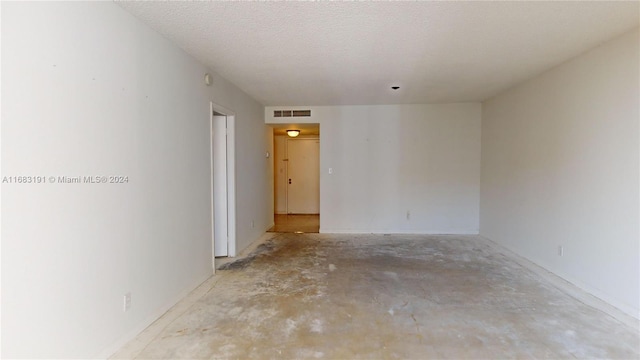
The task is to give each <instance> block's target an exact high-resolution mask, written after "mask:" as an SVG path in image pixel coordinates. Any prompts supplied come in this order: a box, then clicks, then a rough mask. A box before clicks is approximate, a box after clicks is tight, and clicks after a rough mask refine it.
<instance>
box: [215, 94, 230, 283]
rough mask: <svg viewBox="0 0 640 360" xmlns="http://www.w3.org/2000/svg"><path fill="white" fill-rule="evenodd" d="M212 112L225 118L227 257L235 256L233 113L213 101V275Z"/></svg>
mask: <svg viewBox="0 0 640 360" xmlns="http://www.w3.org/2000/svg"><path fill="white" fill-rule="evenodd" d="M214 112H216V113H219V114H222V115H224V116H226V117H227V158H226V162H227V164H226V166H227V233H228V235H227V241H228V255H227V256H228V257H234V256H236V181H235V112H233V111H232V110H229V109H227V108H225V107H224V106H222V105H218V104H216V103H214V102H213V101H211V102H209V160H210V169H211V172H210V174H209V175H210V178H209V180H210V181H209V184H210V186H209V189H210V193H211V199H210V200H211V201H210V202H211V261H212V265H213V271H214V273H215V268H216V266H215V258H216V254H215V242H214V241H215V239H214V234H215V214H214V208H215V203H214V201H215V199H214V196H213V195H214V194H213V191H214V189H213V170H214V169H213V166H214V165H213V147H214V143H213V116H214V115H213V114H214Z"/></svg>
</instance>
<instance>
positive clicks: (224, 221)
mask: <svg viewBox="0 0 640 360" xmlns="http://www.w3.org/2000/svg"><path fill="white" fill-rule="evenodd" d="M210 113H211V123H210V128H211V224H212V228H211V233H212V246H211V249H212V261H213V262H214V264H213V266H214V271H215V258H216V257H224V256H229V257H233V256H235V254H236V241H235V239H236V236H235V229H236V226H235V224H236V218H235V161H234V159H235V157H234V149H235V147H234V140H235V137H234V125H235V114H234V113H233V112H232V111H230V110H228V109H225V108H224V107H222V106H219V105H216V104H214V103H211V109H210Z"/></svg>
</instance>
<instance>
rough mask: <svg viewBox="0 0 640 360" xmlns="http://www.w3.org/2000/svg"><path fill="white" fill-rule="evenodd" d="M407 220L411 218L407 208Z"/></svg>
mask: <svg viewBox="0 0 640 360" xmlns="http://www.w3.org/2000/svg"><path fill="white" fill-rule="evenodd" d="M407 220H411V212H410V211H409V210H407Z"/></svg>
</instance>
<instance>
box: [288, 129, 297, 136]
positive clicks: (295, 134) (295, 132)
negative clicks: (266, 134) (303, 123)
mask: <svg viewBox="0 0 640 360" xmlns="http://www.w3.org/2000/svg"><path fill="white" fill-rule="evenodd" d="M287 135H289V136H290V137H296V136H298V135H300V130H287Z"/></svg>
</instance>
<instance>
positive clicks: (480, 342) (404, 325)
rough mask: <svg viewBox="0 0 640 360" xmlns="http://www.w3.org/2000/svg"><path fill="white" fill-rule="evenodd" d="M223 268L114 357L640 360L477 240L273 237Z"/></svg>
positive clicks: (622, 328) (597, 320)
mask: <svg viewBox="0 0 640 360" xmlns="http://www.w3.org/2000/svg"><path fill="white" fill-rule="evenodd" d="M223 268H224V269H225V270H221V271H218V272H217V274H216V275H215V276H214V277H212V278H211V279H210V280H209V281H207V282H206V283H205V284H203V285H202V286H201V287H200V288H199V289H198V290H197V291H195V292H194V294H192V295H191V296H190V297H189V298H190V299H191V300H190V302H188V301H187V300H185V301H183V302H182V303H181V304H178V305H177V306H176V308H175V309H174V310H172V311H170V312H169V313H167V314H166V315H165V317H164V318H161V319H160V320H159V321H157V322H156V323H155V324H154V325H152V326H151V327H150V328H148V329H147V330H145V332H143V333H142V334H141V335H140V336H139V337H138V338H137V339H136V340H134V341H132V342H131V343H129V345H127V346H125V347H124V348H123V349H122V350H121V351H120V352H119V353H117V354H116V355H115V356H114V358H144V359H155V358H164V359H169V358H170V359H181V358H182V359H184V358H194V359H301V358H311V359H313V358H327V359H361V358H367V359H429V358H453V359H459V358H475V359H478V358H491V359H495V358H553V359H559V358H624V359H631V358H636V359H637V358H639V357H640V338H639V334H638V332H637V329H634V328H632V327H630V326H629V325H625V324H623V323H621V322H619V321H617V320H615V319H614V318H613V317H611V316H609V315H606V314H605V313H603V312H601V311H599V310H596V309H594V308H592V307H589V306H587V305H585V304H584V303H582V302H580V301H578V300H576V299H575V298H573V297H571V296H569V295H568V294H567V293H566V292H564V291H561V290H560V289H558V288H557V287H555V286H554V285H552V284H551V283H550V282H549V281H547V280H545V279H544V278H542V277H541V276H539V275H538V274H536V273H534V272H532V271H530V270H528V269H527V268H525V267H523V266H521V265H519V263H518V262H516V261H514V258H513V257H511V256H509V255H505V253H503V252H502V251H500V249H498V248H497V247H495V246H494V245H492V244H491V243H489V242H487V241H486V240H483V239H481V238H479V237H475V236H418V235H411V236H405V235H392V236H382V235H379V236H378V235H358V236H354V235H325V234H274V237H273V238H272V239H270V240H267V241H266V242H265V243H263V244H262V245H260V246H259V247H257V249H256V250H255V251H254V252H253V253H251V254H250V255H249V256H247V257H245V258H240V259H238V260H236V261H235V262H231V263H228V264H225V265H223ZM572 291H575V289H573V290H572Z"/></svg>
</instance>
